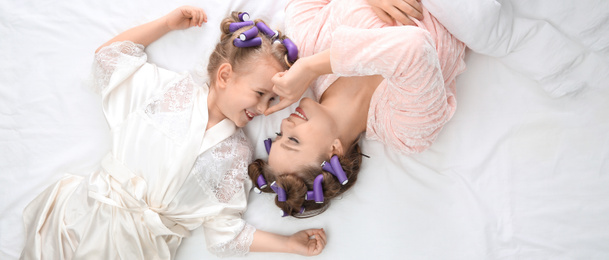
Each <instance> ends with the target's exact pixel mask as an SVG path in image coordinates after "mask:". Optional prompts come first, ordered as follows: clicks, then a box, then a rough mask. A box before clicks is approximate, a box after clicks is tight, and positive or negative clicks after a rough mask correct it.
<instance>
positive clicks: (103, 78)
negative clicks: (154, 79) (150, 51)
mask: <svg viewBox="0 0 609 260" xmlns="http://www.w3.org/2000/svg"><path fill="white" fill-rule="evenodd" d="M146 60H147V56H146V53H145V52H144V45H141V44H136V43H133V42H130V41H125V42H114V43H112V44H110V45H109V46H106V47H103V48H102V49H101V50H99V51H98V52H97V53H96V54H95V60H94V62H93V69H92V72H91V81H92V82H91V85H92V87H93V89H94V91H96V92H98V93H101V92H102V91H103V90H104V89H105V88H107V87H108V85H109V84H110V80H111V78H112V75H113V74H114V72H115V71H117V70H119V69H127V68H137V67H139V66H141V65H142V64H144V63H145V62H146ZM134 71H135V70H134Z"/></svg>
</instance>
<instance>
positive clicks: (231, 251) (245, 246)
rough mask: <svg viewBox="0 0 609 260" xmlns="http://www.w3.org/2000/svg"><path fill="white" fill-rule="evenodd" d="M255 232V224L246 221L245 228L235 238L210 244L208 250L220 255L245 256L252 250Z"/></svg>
mask: <svg viewBox="0 0 609 260" xmlns="http://www.w3.org/2000/svg"><path fill="white" fill-rule="evenodd" d="M255 232H256V228H255V227H254V226H252V225H250V224H247V223H245V222H244V225H243V229H242V230H241V232H240V233H239V234H238V235H237V236H236V237H235V239H233V240H231V241H228V242H225V243H220V244H216V245H213V246H210V247H208V250H209V251H210V252H211V253H213V254H215V255H217V256H219V257H228V256H244V255H246V254H247V253H249V251H250V246H251V245H252V242H253V241H254V233H255Z"/></svg>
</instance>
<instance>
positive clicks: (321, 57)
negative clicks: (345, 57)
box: [303, 49, 332, 78]
mask: <svg viewBox="0 0 609 260" xmlns="http://www.w3.org/2000/svg"><path fill="white" fill-rule="evenodd" d="M303 59H304V61H305V63H306V64H307V65H306V66H307V69H308V70H309V71H311V72H313V74H314V75H316V77H315V78H317V76H322V75H326V74H332V65H331V62H330V49H327V50H325V51H322V52H319V53H316V54H314V55H311V56H308V57H305V58H303Z"/></svg>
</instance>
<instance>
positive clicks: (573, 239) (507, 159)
mask: <svg viewBox="0 0 609 260" xmlns="http://www.w3.org/2000/svg"><path fill="white" fill-rule="evenodd" d="M184 4H190V5H197V6H200V7H203V8H204V9H205V10H206V11H207V13H208V16H209V22H208V24H207V25H205V26H204V27H203V28H192V29H188V30H185V31H179V32H172V33H169V34H168V35H166V36H165V37H163V38H162V39H160V40H159V41H157V42H155V43H154V44H152V45H150V46H149V47H148V48H147V50H146V51H147V53H148V54H149V59H150V60H151V61H152V62H154V63H156V64H157V65H158V66H160V67H163V68H167V69H170V70H175V71H190V72H192V73H194V74H196V73H198V72H201V73H202V71H204V68H205V66H206V62H207V57H208V55H209V53H210V52H211V48H212V47H213V45H215V41H216V39H217V38H218V37H219V34H220V32H219V28H218V26H217V24H218V23H219V21H220V20H221V19H222V18H223V17H224V16H225V15H227V14H228V13H229V11H231V10H244V11H248V12H250V14H252V16H253V17H256V18H258V17H260V18H264V19H266V20H267V21H268V22H269V24H270V26H271V27H274V28H280V27H282V25H283V19H284V11H283V6H284V5H285V0H281V1H246V0H232V1H220V0H212V1H204V2H200V1H199V2H195V1H178V2H174V1H171V2H170V1H162V0H146V1H144V0H135V1H128V2H124V1H118V0H108V1H103V2H101V1H100V2H96V1H94V2H91V1H75V0H66V1H61V2H57V1H52V2H40V1H30V0H26V1H3V2H0V143H1V145H0V259H17V258H18V257H19V253H20V251H21V249H22V247H23V245H24V233H23V232H24V231H23V230H24V227H23V221H22V219H21V212H22V211H23V208H24V207H25V206H26V205H27V204H28V203H29V202H30V201H31V200H32V199H33V198H34V197H35V196H36V195H38V194H39V193H40V192H42V191H43V190H44V189H45V188H46V187H47V186H48V185H50V184H52V183H54V182H56V181H57V180H59V179H60V178H61V177H62V175H63V173H65V172H69V173H73V174H79V173H86V172H89V170H90V168H91V167H93V166H94V165H96V164H97V163H99V161H100V160H101V159H102V157H103V155H104V154H105V153H106V152H107V149H108V148H109V145H108V142H109V135H108V133H107V131H108V128H107V125H106V124H107V123H106V121H105V119H104V117H103V113H102V110H101V102H100V101H99V96H97V95H96V94H94V93H93V92H92V91H91V90H90V89H89V88H88V87H87V86H88V83H87V79H88V75H89V72H90V68H91V67H90V66H91V64H92V59H93V52H94V50H95V49H96V48H97V47H98V46H99V45H100V44H102V43H103V42H105V41H107V40H108V39H110V38H112V37H113V36H114V35H116V34H118V33H119V32H121V31H123V30H126V29H128V28H131V27H133V26H135V25H139V24H141V23H144V22H147V21H150V20H152V19H155V18H157V17H159V16H161V15H164V14H166V13H167V12H169V11H170V10H173V9H174V8H176V7H178V6H180V5H184ZM423 4H424V5H425V6H426V7H427V8H428V9H429V10H430V12H432V13H433V14H434V15H435V16H436V17H437V18H438V20H440V21H441V22H442V23H443V24H444V25H445V26H446V27H447V28H448V29H449V30H451V31H452V32H453V34H454V35H455V36H457V37H458V38H460V39H461V40H462V41H463V42H465V43H466V44H468V46H469V49H468V50H467V52H466V58H465V62H466V64H467V70H466V71H465V72H464V73H463V74H461V75H460V76H459V77H457V86H456V88H457V99H458V106H457V109H456V112H455V114H454V116H453V118H452V119H451V120H450V121H449V122H448V123H447V124H446V125H445V127H444V129H443V130H442V131H441V132H440V133H439V135H438V138H437V139H436V141H435V142H434V143H433V145H431V146H430V147H429V149H428V150H426V151H425V152H423V153H420V154H415V155H411V156H404V155H400V154H397V153H395V152H393V151H392V150H391V149H389V148H387V147H385V146H383V145H382V144H380V143H379V142H376V141H363V142H362V148H363V152H364V153H365V154H366V155H368V156H370V158H365V159H364V162H363V165H362V171H361V173H360V177H359V180H358V183H356V184H355V185H354V187H353V188H352V189H351V190H350V191H348V192H347V193H345V194H344V195H343V197H342V198H340V199H337V200H335V201H334V202H333V204H332V206H331V207H330V208H329V209H328V211H326V212H324V213H323V214H322V215H320V216H317V217H315V218H310V219H304V220H301V219H294V218H281V217H280V210H279V209H278V208H277V207H276V206H274V205H273V203H272V202H273V200H274V197H272V196H271V195H269V194H264V195H258V194H251V196H250V201H249V207H248V211H247V212H246V213H245V215H244V218H245V219H246V220H247V221H248V222H249V223H250V224H252V225H253V226H255V227H256V228H258V229H261V230H267V231H272V232H278V233H281V234H291V233H293V232H296V231H298V230H301V229H304V228H310V227H323V228H324V229H325V230H326V232H327V235H328V244H327V247H326V249H325V250H324V252H322V254H321V255H319V256H318V257H315V258H311V259H482V260H486V259H608V258H609V163H607V162H608V161H609V134H608V133H609V102H607V100H609V86H607V83H606V82H608V79H609V78H608V77H609V70H608V69H607V67H608V64H609V23H608V22H607V21H609V2H607V1H603V0H588V1H574V0H568V1H560V3H558V2H556V1H550V0H539V1H533V2H531V1H524V0H510V1H492V0H472V1H449V0H423ZM210 39H211V40H210ZM199 80H204V76H201V79H199ZM306 95H308V96H312V93H311V92H308V93H306ZM293 109H294V107H291V108H288V109H286V110H284V111H280V112H278V113H276V114H273V115H271V116H269V117H266V118H262V117H260V118H256V119H255V120H254V121H252V122H251V123H250V124H249V125H248V126H247V127H246V129H245V130H246V133H247V135H248V137H249V138H250V141H251V142H252V144H253V146H254V147H255V155H256V156H257V157H259V158H264V157H265V151H264V148H263V147H264V146H263V145H262V140H263V139H265V138H268V137H272V136H273V135H274V132H276V131H277V130H278V126H279V121H280V120H281V119H282V118H284V117H285V116H287V115H288V114H289V113H291V111H293ZM204 239H205V238H204V234H203V232H202V231H201V230H196V231H195V232H193V233H192V234H191V237H189V238H186V239H185V240H184V241H183V243H182V245H181V246H180V248H179V249H178V253H177V259H216V257H215V256H214V255H212V254H211V253H209V252H208V251H207V249H206V248H205V246H204ZM229 259H231V258H229ZM233 259H240V258H233ZM245 259H305V257H301V256H296V255H288V254H277V253H250V254H249V255H248V256H246V257H245Z"/></svg>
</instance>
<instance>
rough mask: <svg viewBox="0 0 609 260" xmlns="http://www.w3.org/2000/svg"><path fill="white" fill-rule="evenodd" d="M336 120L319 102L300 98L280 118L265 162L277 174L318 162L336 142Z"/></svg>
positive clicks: (326, 155)
mask: <svg viewBox="0 0 609 260" xmlns="http://www.w3.org/2000/svg"><path fill="white" fill-rule="evenodd" d="M340 145H341V144H340V141H339V140H338V128H337V125H336V121H335V120H334V119H333V118H332V116H331V114H330V113H328V111H327V109H326V108H325V107H323V106H322V105H321V104H319V103H317V102H315V101H313V100H311V99H310V98H303V99H302V100H301V101H300V104H299V106H298V108H296V111H294V112H293V113H292V114H291V115H290V116H289V117H288V118H286V119H283V121H282V122H281V127H280V132H279V133H278V134H277V138H275V141H274V142H273V144H272V146H271V150H270V153H269V160H268V163H269V166H270V167H271V168H272V169H273V170H274V172H277V173H279V174H283V173H295V172H298V170H301V169H303V168H304V167H308V166H318V167H319V166H320V165H321V163H322V161H323V158H330V157H331V156H332V155H333V154H336V153H337V149H338V147H339V146H340Z"/></svg>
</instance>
